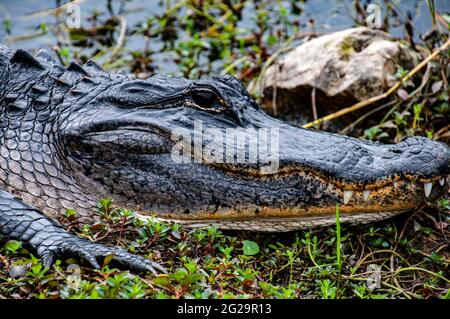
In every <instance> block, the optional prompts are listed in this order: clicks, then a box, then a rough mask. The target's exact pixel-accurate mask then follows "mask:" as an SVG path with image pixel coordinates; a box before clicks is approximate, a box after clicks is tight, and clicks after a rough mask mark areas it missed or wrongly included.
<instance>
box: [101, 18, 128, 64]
mask: <svg viewBox="0 0 450 319" xmlns="http://www.w3.org/2000/svg"><path fill="white" fill-rule="evenodd" d="M115 18H116V19H118V20H119V21H120V34H119V39H118V40H117V43H116V46H115V47H114V50H113V51H112V53H111V56H110V57H109V58H108V60H106V61H105V63H104V64H105V65H106V64H109V63H110V62H111V61H112V60H113V59H114V57H115V56H116V54H117V52H118V51H119V50H120V48H121V47H123V43H124V42H125V35H126V31H127V20H126V19H125V18H124V17H123V16H116V17H115Z"/></svg>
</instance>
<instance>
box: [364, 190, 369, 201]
mask: <svg viewBox="0 0 450 319" xmlns="http://www.w3.org/2000/svg"><path fill="white" fill-rule="evenodd" d="M369 195H370V191H369V190H365V191H363V198H364V200H365V201H366V202H367V200H368V199H369Z"/></svg>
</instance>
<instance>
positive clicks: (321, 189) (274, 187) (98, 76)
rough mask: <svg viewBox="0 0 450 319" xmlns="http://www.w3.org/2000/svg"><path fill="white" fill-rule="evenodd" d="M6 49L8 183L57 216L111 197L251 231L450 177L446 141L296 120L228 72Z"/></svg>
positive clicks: (378, 204)
mask: <svg viewBox="0 0 450 319" xmlns="http://www.w3.org/2000/svg"><path fill="white" fill-rule="evenodd" d="M0 49H1V50H0V51H1V52H0V54H1V57H0V67H1V70H2V79H1V82H0V85H1V86H0V94H1V100H0V102H1V113H0V114H2V115H1V118H0V136H1V157H0V160H1V163H0V164H1V167H2V171H1V172H0V183H1V185H2V187H4V188H7V189H8V190H9V191H14V192H15V193H16V194H18V195H20V196H22V197H23V198H24V199H26V200H27V202H30V203H32V204H33V205H35V206H36V207H38V208H40V209H41V210H43V211H44V212H46V213H47V214H49V215H50V216H55V215H57V214H58V213H61V210H64V209H66V208H75V209H77V210H78V211H79V212H80V213H81V214H82V215H86V216H87V215H89V214H91V213H92V211H93V207H94V206H95V202H96V200H98V199H100V198H104V197H111V198H113V199H114V201H115V203H116V204H117V205H118V206H123V207H127V208H130V209H134V210H137V211H139V212H140V213H141V214H143V215H156V216H158V217H160V218H165V219H171V220H178V221H191V222H192V224H195V222H196V221H202V222H205V221H232V224H233V225H238V224H240V225H241V226H236V227H232V228H252V227H251V224H255V223H257V222H258V221H261V220H270V219H276V220H278V221H280V220H283V219H286V220H292V219H296V220H301V219H304V218H308V217H311V216H312V217H317V216H334V213H335V209H336V205H337V204H339V205H340V211H341V214H342V215H344V216H345V215H361V214H363V215H367V216H370V215H371V214H376V213H380V212H399V211H405V210H409V209H412V208H414V207H416V206H418V205H421V204H423V203H424V202H426V200H427V198H428V197H430V196H431V197H433V196H438V195H439V194H442V192H443V191H445V190H447V189H448V186H449V180H448V177H447V176H448V174H450V148H449V147H448V146H447V145H445V144H442V143H439V142H435V141H432V140H429V139H426V138H423V137H411V138H408V139H405V140H404V141H402V142H401V143H399V144H396V145H383V144H380V143H377V142H371V141H367V140H362V139H356V138H351V137H346V136H340V135H336V134H330V133H325V132H318V131H314V130H306V129H301V128H298V127H294V126H291V125H289V124H286V123H283V122H281V121H279V120H277V119H274V118H272V117H270V116H268V115H267V114H265V113H264V112H262V111H261V110H259V108H258V106H257V104H256V103H255V102H254V101H253V100H252V99H251V98H250V97H249V95H248V93H247V91H246V90H245V88H244V87H243V85H242V84H241V83H240V82H239V81H238V80H236V79H235V78H233V77H231V76H224V77H212V78H210V79H203V80H188V79H184V78H174V77H169V76H165V75H155V76H153V77H150V78H149V79H147V80H136V79H134V78H132V77H130V76H127V75H124V74H115V75H109V74H107V73H106V72H105V71H103V70H102V69H101V68H100V67H98V66H97V65H96V64H95V63H93V62H88V63H86V65H85V66H83V67H81V66H79V65H77V64H75V63H72V64H70V66H69V67H67V68H63V67H62V66H60V65H59V64H58V63H56V62H55V61H54V60H53V59H52V58H51V56H50V55H49V54H48V53H46V52H45V51H41V52H39V53H38V54H37V55H36V56H35V57H32V56H31V55H29V54H28V53H26V52H24V51H21V50H18V51H16V52H15V53H14V54H13V53H12V52H11V51H9V50H8V49H6V48H5V47H1V48H0ZM245 223H247V225H249V226H248V227H246V226H242V225H244V224H245ZM267 225H270V224H267ZM270 227H272V226H270ZM269 230H270V229H269Z"/></svg>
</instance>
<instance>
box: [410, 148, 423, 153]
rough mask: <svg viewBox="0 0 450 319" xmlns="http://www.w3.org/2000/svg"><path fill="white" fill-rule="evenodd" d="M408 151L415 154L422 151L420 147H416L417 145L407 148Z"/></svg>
mask: <svg viewBox="0 0 450 319" xmlns="http://www.w3.org/2000/svg"><path fill="white" fill-rule="evenodd" d="M409 152H410V153H411V154H414V155H417V154H419V153H421V152H422V149H420V148H418V147H415V148H413V149H411V150H409Z"/></svg>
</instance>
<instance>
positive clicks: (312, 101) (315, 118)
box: [311, 86, 317, 121]
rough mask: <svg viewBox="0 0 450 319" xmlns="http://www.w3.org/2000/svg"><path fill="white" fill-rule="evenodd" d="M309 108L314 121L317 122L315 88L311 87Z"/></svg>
mask: <svg viewBox="0 0 450 319" xmlns="http://www.w3.org/2000/svg"><path fill="white" fill-rule="evenodd" d="M311 107H312V113H313V118H314V121H317V107H316V87H315V86H313V88H312V91H311Z"/></svg>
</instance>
